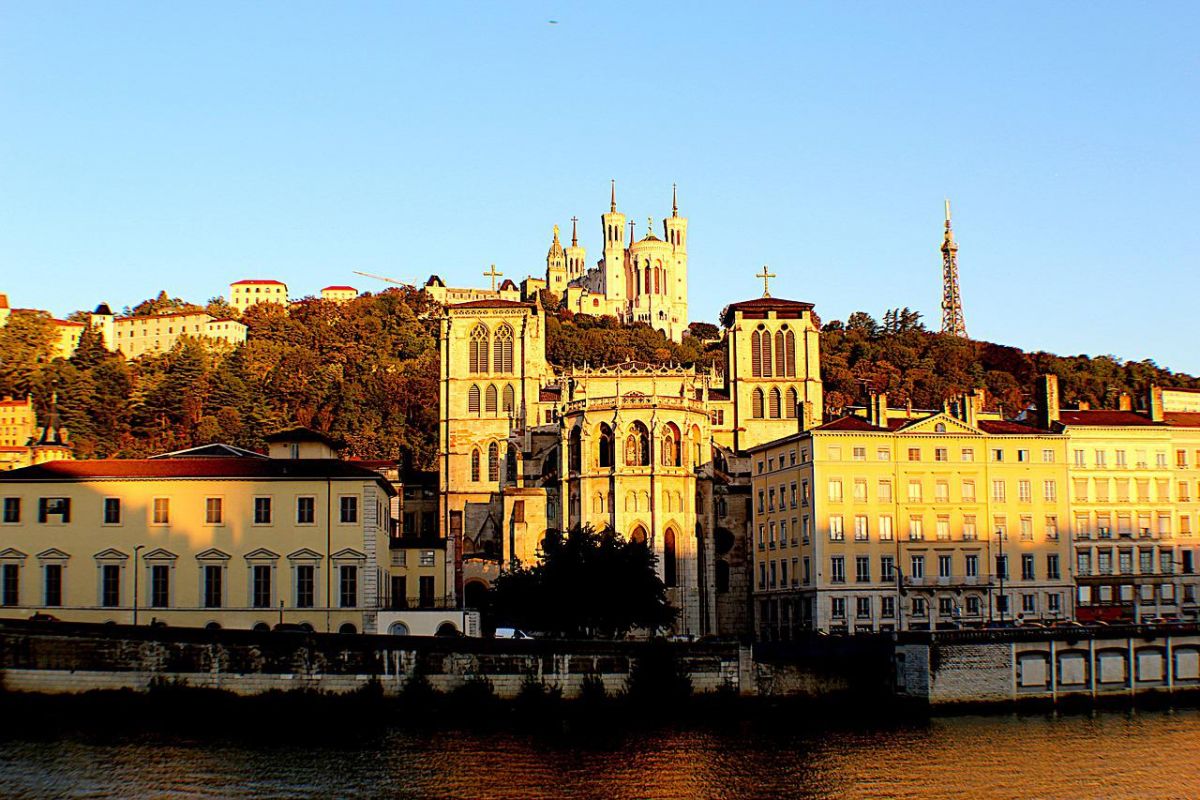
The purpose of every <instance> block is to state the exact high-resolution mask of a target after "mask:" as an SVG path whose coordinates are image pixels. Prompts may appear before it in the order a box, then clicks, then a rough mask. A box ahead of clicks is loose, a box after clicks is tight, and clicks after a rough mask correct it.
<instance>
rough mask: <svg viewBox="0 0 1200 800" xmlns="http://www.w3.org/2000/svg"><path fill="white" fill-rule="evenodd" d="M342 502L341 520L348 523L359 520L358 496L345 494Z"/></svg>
mask: <svg viewBox="0 0 1200 800" xmlns="http://www.w3.org/2000/svg"><path fill="white" fill-rule="evenodd" d="M340 500H341V502H340V505H341V521H342V522H343V523H346V524H352V523H356V522H358V498H357V497H355V496H354V495H343V496H342V497H341V498H340Z"/></svg>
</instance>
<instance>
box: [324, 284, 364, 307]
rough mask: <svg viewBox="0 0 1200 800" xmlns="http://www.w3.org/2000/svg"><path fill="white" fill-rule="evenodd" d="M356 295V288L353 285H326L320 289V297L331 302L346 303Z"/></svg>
mask: <svg viewBox="0 0 1200 800" xmlns="http://www.w3.org/2000/svg"><path fill="white" fill-rule="evenodd" d="M356 297H358V289H355V288H354V287H353V286H326V287H325V288H324V289H322V290H321V299H322V300H329V301H330V302H333V303H346V302H349V301H351V300H353V299H354V298H356Z"/></svg>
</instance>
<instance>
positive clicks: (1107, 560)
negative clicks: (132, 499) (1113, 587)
mask: <svg viewBox="0 0 1200 800" xmlns="http://www.w3.org/2000/svg"><path fill="white" fill-rule="evenodd" d="M1096 570H1097V571H1098V572H1099V573H1100V574H1101V575H1112V551H1111V550H1097V551H1096Z"/></svg>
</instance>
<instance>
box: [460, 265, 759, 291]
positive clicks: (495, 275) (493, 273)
mask: <svg viewBox="0 0 1200 800" xmlns="http://www.w3.org/2000/svg"><path fill="white" fill-rule="evenodd" d="M763 269H766V267H764V268H763ZM503 276H504V273H503V272H496V265H495V264H492V269H491V271H490V272H485V273H483V277H485V278H491V279H492V291H493V292H494V291H496V278H500V277H503Z"/></svg>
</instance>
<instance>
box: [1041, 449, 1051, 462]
mask: <svg viewBox="0 0 1200 800" xmlns="http://www.w3.org/2000/svg"><path fill="white" fill-rule="evenodd" d="M1042 463H1043V464H1053V463H1054V451H1053V450H1043V451H1042Z"/></svg>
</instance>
